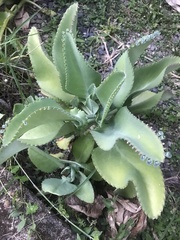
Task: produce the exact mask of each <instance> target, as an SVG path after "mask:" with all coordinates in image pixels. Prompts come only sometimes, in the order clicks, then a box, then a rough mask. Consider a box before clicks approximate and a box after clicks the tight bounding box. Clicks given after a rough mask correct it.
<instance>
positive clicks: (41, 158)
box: [28, 147, 63, 173]
mask: <svg viewBox="0 0 180 240" xmlns="http://www.w3.org/2000/svg"><path fill="white" fill-rule="evenodd" d="M28 155H29V158H30V160H31V162H32V163H33V164H34V165H35V166H36V167H37V168H38V169H39V170H41V171H42V172H46V173H51V172H53V171H54V170H56V169H58V168H62V167H63V164H62V163H61V162H60V160H59V159H57V158H55V157H53V156H51V155H49V154H47V153H45V152H44V151H42V150H41V149H39V148H37V147H30V148H29V149H28Z"/></svg>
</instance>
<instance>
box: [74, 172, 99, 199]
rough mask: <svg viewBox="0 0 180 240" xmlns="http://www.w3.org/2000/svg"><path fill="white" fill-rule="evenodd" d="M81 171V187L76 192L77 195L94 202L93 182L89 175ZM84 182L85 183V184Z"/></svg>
mask: <svg viewBox="0 0 180 240" xmlns="http://www.w3.org/2000/svg"><path fill="white" fill-rule="evenodd" d="M79 173H80V185H81V184H82V185H81V187H80V189H79V190H78V191H77V192H76V193H75V195H76V196H77V197H78V198H79V199H81V200H82V201H84V202H87V203H93V202H94V190H93V187H92V184H91V182H90V181H89V180H87V177H86V176H85V175H84V174H83V173H82V172H79ZM83 183H84V184H83Z"/></svg>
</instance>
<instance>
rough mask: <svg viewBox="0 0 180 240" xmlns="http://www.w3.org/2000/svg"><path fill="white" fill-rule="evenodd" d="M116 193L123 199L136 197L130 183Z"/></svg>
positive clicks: (132, 185) (133, 187)
mask: <svg viewBox="0 0 180 240" xmlns="http://www.w3.org/2000/svg"><path fill="white" fill-rule="evenodd" d="M117 193H118V195H120V196H122V197H124V198H134V197H136V195H137V193H136V189H135V186H134V184H133V182H131V181H129V182H128V185H127V186H126V187H125V188H123V189H118V190H117Z"/></svg>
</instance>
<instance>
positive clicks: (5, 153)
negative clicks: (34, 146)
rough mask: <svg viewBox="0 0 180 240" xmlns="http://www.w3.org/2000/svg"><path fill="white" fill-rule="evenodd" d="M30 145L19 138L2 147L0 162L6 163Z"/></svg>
mask: <svg viewBox="0 0 180 240" xmlns="http://www.w3.org/2000/svg"><path fill="white" fill-rule="evenodd" d="M28 147H29V146H28V145H26V144H24V143H21V142H19V141H18V140H16V141H14V142H12V143H10V144H9V145H8V146H5V147H2V148H1V149H0V164H2V163H4V162H5V161H6V160H8V159H9V158H10V157H12V156H13V155H15V154H17V153H19V152H21V151H22V150H24V149H27V148H28Z"/></svg>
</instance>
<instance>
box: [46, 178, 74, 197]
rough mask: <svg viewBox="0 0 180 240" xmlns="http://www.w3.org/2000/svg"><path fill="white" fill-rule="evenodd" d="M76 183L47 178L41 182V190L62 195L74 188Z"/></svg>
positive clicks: (72, 190)
mask: <svg viewBox="0 0 180 240" xmlns="http://www.w3.org/2000/svg"><path fill="white" fill-rule="evenodd" d="M76 188H77V187H76V185H74V184H72V183H69V182H68V181H67V180H66V179H65V180H64V179H59V178H47V179H45V180H44V181H43V182H42V190H43V191H44V192H48V193H52V194H54V195H57V196H64V195H67V194H70V193H72V192H74V191H75V190H76Z"/></svg>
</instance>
